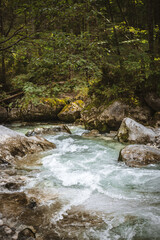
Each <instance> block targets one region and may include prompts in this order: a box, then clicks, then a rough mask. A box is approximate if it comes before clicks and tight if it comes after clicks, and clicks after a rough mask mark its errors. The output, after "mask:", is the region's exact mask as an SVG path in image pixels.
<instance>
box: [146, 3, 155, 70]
mask: <svg viewBox="0 0 160 240" xmlns="http://www.w3.org/2000/svg"><path fill="white" fill-rule="evenodd" d="M147 21H148V44H149V54H150V58H151V67H152V68H153V66H154V35H153V0H147Z"/></svg>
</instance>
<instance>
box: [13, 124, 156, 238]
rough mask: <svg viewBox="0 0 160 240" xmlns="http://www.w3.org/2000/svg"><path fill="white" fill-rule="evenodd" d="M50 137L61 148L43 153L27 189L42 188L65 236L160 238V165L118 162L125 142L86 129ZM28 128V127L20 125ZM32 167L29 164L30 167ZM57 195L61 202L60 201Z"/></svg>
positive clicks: (73, 129)
mask: <svg viewBox="0 0 160 240" xmlns="http://www.w3.org/2000/svg"><path fill="white" fill-rule="evenodd" d="M69 128H70V129H71V131H72V134H71V135H69V134H66V133H59V134H57V135H49V136H45V137H46V138H47V139H48V140H49V141H51V142H53V143H55V144H56V146H57V148H56V149H53V150H51V151H48V152H45V153H43V154H41V155H40V157H39V160H38V163H37V164H36V165H35V166H34V164H33V165H32V171H29V172H28V173H27V174H28V176H29V181H28V183H27V186H25V187H24V191H26V192H28V194H29V192H30V191H31V189H32V190H35V191H37V192H41V193H42V192H43V193H44V197H40V196H39V198H40V201H41V204H44V205H47V204H48V205H54V204H55V208H53V209H52V211H53V212H52V218H51V222H52V224H54V227H55V231H56V232H57V233H58V234H59V236H60V237H61V238H62V239H78V240H83V239H85V240H87V239H89V240H90V239H96V240H98V239H99V240H109V239H111V240H117V239H120V240H122V239H127V240H132V239H133V240H142V239H143V240H144V239H145V240H146V239H148V240H149V239H152V240H153V239H160V167H159V166H157V165H150V166H148V167H145V168H129V167H127V166H126V165H125V164H124V163H121V162H118V161H117V159H118V155H119V151H120V149H121V148H122V147H124V145H122V144H120V143H118V142H116V141H113V140H107V141H106V140H104V139H100V138H92V139H91V138H90V139H89V138H88V139H87V138H84V137H83V136H82V133H83V132H85V130H84V129H83V128H81V127H75V126H69ZM15 129H16V130H17V129H18V131H22V132H26V131H27V130H28V128H27V127H24V128H15ZM26 168H27V167H26ZM57 199H58V201H57Z"/></svg>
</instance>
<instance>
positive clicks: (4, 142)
mask: <svg viewBox="0 0 160 240" xmlns="http://www.w3.org/2000/svg"><path fill="white" fill-rule="evenodd" d="M0 136H1V138H0V146H1V147H0V159H1V160H2V161H7V162H9V163H15V161H17V160H18V159H19V158H21V157H24V156H25V155H26V154H33V153H36V152H40V151H45V150H47V149H52V148H55V144H53V143H51V142H49V141H47V140H46V139H44V138H42V137H39V136H37V137H35V136H33V137H26V136H25V135H24V134H22V133H18V132H15V131H13V130H11V129H9V128H6V127H4V126H2V125H0Z"/></svg>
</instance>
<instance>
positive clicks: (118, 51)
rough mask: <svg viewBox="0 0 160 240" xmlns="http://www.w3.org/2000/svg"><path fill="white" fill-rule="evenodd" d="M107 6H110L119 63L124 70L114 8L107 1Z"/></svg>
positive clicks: (108, 0)
mask: <svg viewBox="0 0 160 240" xmlns="http://www.w3.org/2000/svg"><path fill="white" fill-rule="evenodd" d="M107 4H108V8H109V12H110V17H111V21H112V24H113V32H114V39H115V45H116V49H117V55H118V56H119V63H120V67H121V68H122V65H123V63H122V59H121V53H120V48H119V41H118V36H117V31H116V28H115V22H114V17H113V13H112V7H111V4H110V0H107Z"/></svg>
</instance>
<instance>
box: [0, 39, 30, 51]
mask: <svg viewBox="0 0 160 240" xmlns="http://www.w3.org/2000/svg"><path fill="white" fill-rule="evenodd" d="M27 37H28V36H24V37H22V38H20V39H19V40H17V41H16V42H15V43H13V44H11V45H10V46H8V47H5V48H0V51H5V50H7V49H9V48H11V47H13V46H15V45H16V44H17V43H19V42H20V41H22V40H24V39H25V38H27Z"/></svg>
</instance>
